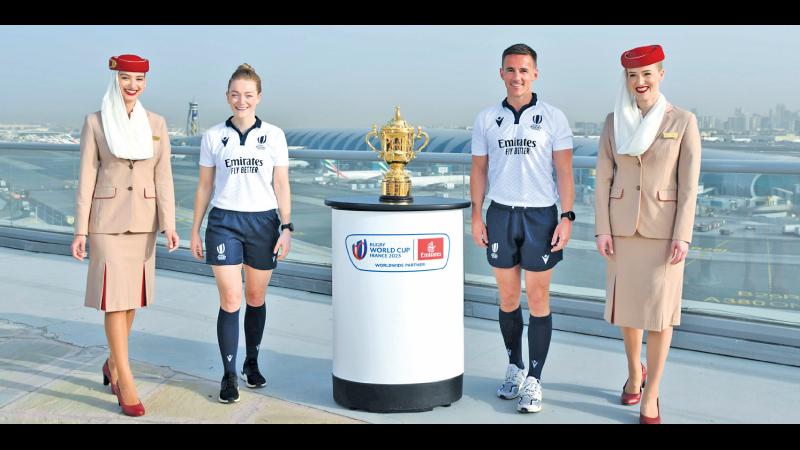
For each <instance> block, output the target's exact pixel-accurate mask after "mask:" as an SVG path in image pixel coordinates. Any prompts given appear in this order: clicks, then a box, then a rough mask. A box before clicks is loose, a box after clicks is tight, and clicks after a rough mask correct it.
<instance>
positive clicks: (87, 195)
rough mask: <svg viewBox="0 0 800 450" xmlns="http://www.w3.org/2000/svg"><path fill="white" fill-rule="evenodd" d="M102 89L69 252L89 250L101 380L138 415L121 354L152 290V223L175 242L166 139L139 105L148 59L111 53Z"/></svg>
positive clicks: (91, 120)
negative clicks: (101, 344) (104, 355)
mask: <svg viewBox="0 0 800 450" xmlns="http://www.w3.org/2000/svg"><path fill="white" fill-rule="evenodd" d="M109 68H110V69H111V70H112V75H111V81H110V82H109V85H108V90H107V91H106V94H105V96H104V97H103V103H102V108H101V110H100V111H99V112H95V113H93V114H89V115H88V116H86V121H85V122H84V124H83V131H82V132H81V162H80V179H79V183H78V192H77V196H76V206H75V210H76V218H75V238H74V239H73V241H72V256H73V257H74V258H75V259H77V260H79V261H83V259H84V258H85V257H86V256H87V252H86V239H87V236H88V239H89V248H90V249H91V257H90V258H89V272H88V277H87V280H86V301H85V305H86V306H88V307H92V308H97V309H99V310H102V311H104V312H105V330H106V337H107V339H108V346H109V349H110V355H109V358H108V360H106V363H105V364H104V365H103V383H104V384H108V383H109V382H110V383H111V391H112V392H113V393H114V394H116V395H117V401H118V402H119V405H120V406H121V407H122V412H123V413H125V414H127V415H129V416H141V415H144V412H145V411H144V406H143V405H142V403H141V402H140V401H139V397H138V396H137V394H136V386H135V384H134V381H133V374H132V373H131V369H130V365H129V362H128V334H129V333H130V330H131V326H132V325H133V318H134V315H135V312H136V309H138V308H142V307H145V306H149V305H150V304H152V302H153V294H154V292H155V244H156V231H161V232H162V233H165V236H166V238H167V248H168V249H169V251H173V250H175V249H176V248H178V243H179V239H178V234H177V233H176V232H175V193H174V190H173V185H172V168H171V165H170V151H171V150H170V144H169V135H168V134H167V126H166V123H165V121H164V118H163V117H161V116H159V115H157V114H154V113H152V112H150V111H146V110H145V109H144V107H143V106H142V104H141V103H140V102H139V100H138V99H139V96H140V95H141V94H142V92H143V91H144V88H145V86H146V84H147V81H146V79H145V74H146V73H147V71H148V70H149V69H150V64H149V62H148V60H146V59H143V58H140V57H139V56H136V55H120V56H112V57H111V58H110V59H109Z"/></svg>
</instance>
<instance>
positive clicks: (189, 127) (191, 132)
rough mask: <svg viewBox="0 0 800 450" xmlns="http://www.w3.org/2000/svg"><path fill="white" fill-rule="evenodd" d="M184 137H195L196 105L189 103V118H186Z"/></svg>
mask: <svg viewBox="0 0 800 450" xmlns="http://www.w3.org/2000/svg"><path fill="white" fill-rule="evenodd" d="M186 135H187V136H196V135H197V103H196V102H194V101H191V102H189V116H188V117H187V118H186Z"/></svg>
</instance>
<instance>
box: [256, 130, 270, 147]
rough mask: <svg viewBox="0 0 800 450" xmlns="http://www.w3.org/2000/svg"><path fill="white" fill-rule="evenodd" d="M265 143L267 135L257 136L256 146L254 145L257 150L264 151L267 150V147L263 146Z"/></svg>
mask: <svg viewBox="0 0 800 450" xmlns="http://www.w3.org/2000/svg"><path fill="white" fill-rule="evenodd" d="M266 143H267V135H266V134H265V135H263V136H259V137H258V145H256V148H257V149H259V150H264V149H265V148H267V146H266V145H264V144H266Z"/></svg>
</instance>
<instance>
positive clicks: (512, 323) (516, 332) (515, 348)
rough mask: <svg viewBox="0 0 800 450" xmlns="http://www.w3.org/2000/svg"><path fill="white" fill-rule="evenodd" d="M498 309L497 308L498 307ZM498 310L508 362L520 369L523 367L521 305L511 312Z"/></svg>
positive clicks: (523, 325)
mask: <svg viewBox="0 0 800 450" xmlns="http://www.w3.org/2000/svg"><path fill="white" fill-rule="evenodd" d="M498 309H499V308H498ZM499 311H500V332H501V333H502V334H503V342H504V343H505V345H506V353H508V363H509V364H516V366H517V367H519V368H520V369H524V368H525V363H523V362H522V330H523V328H524V327H525V324H524V323H523V322H522V306H520V307H518V308H517V309H516V310H514V311H511V312H505V311H503V310H502V309H500V310H499Z"/></svg>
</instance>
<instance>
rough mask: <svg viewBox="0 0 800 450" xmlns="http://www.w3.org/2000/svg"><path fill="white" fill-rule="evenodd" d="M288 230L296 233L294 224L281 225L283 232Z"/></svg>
mask: <svg viewBox="0 0 800 450" xmlns="http://www.w3.org/2000/svg"><path fill="white" fill-rule="evenodd" d="M287 228H288V229H289V231H291V232H294V224H293V223H292V222H289V223H284V224H282V225H281V231H283V230H285V229H287Z"/></svg>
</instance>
